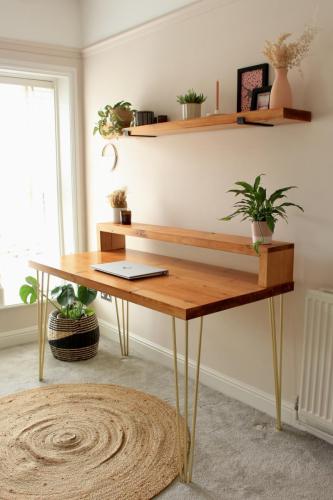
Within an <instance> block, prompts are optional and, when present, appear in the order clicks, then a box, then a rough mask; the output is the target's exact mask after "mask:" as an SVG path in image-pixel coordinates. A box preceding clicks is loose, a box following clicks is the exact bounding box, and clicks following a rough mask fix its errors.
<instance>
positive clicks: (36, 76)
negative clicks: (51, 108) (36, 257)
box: [0, 58, 86, 312]
mask: <svg viewBox="0 0 333 500" xmlns="http://www.w3.org/2000/svg"><path fill="white" fill-rule="evenodd" d="M4 79H5V80H6V81H7V82H8V83H9V81H10V80H11V81H12V83H16V84H17V83H19V82H22V84H23V85H24V84H27V83H29V82H30V83H31V84H34V85H35V86H38V85H40V86H52V87H53V88H54V100H55V102H54V104H55V130H56V168H57V184H58V185H57V191H58V199H59V207H58V215H59V234H60V253H61V254H64V253H65V252H66V242H65V239H66V236H65V231H64V213H63V196H62V193H63V185H62V182H63V177H64V176H63V175H62V168H63V165H64V149H66V147H67V152H66V156H67V160H66V163H67V167H69V169H70V198H71V200H70V203H71V211H72V213H71V221H70V226H71V233H72V237H73V242H72V247H71V251H73V252H81V251H84V250H85V249H86V237H85V226H84V220H85V218H84V213H83V207H84V185H83V182H82V179H83V178H84V176H83V174H84V172H83V166H82V161H81V158H82V123H81V122H82V120H81V119H80V118H81V107H80V105H79V104H80V103H81V88H80V72H79V68H76V67H66V66H65V67H61V66H55V65H46V64H38V63H28V64H27V63H24V64H22V63H21V64H20V63H16V62H15V63H13V61H10V62H9V61H5V60H3V59H1V58H0V80H4ZM23 82H25V83H23ZM65 122H66V127H63V124H64V123H65ZM62 129H65V130H66V133H67V134H66V133H62V132H61V130H62ZM65 136H66V138H65ZM64 140H67V144H66V145H64ZM80 180H81V182H79V181H80ZM67 253H68V252H67ZM13 307H22V304H20V303H17V304H9V305H3V306H0V312H1V311H5V310H6V309H7V308H8V309H9V308H10V309H12V308H13Z"/></svg>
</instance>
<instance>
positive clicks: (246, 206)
mask: <svg viewBox="0 0 333 500" xmlns="http://www.w3.org/2000/svg"><path fill="white" fill-rule="evenodd" d="M263 175H264V174H260V175H258V176H257V177H256V178H255V181H254V184H253V185H251V184H249V183H248V182H245V181H238V182H235V184H236V186H240V189H229V191H227V192H228V193H234V195H235V196H236V197H237V196H240V197H241V199H240V200H239V201H237V202H236V203H235V204H234V207H235V208H236V210H235V211H234V212H232V213H231V214H230V215H227V216H226V217H222V218H221V219H220V220H223V221H229V220H231V219H233V218H234V217H237V216H238V215H240V216H241V217H242V221H244V220H246V219H249V220H251V221H252V222H259V221H265V222H267V226H268V227H269V229H270V230H271V231H272V233H273V232H274V229H275V224H276V222H277V221H278V219H279V218H281V219H284V220H285V221H286V222H287V220H288V217H287V213H286V210H287V209H288V207H296V208H298V209H299V210H301V211H302V212H304V210H303V208H302V207H301V206H300V205H297V204H296V203H292V202H291V201H285V200H286V199H287V196H286V194H285V193H286V192H287V191H289V190H290V189H294V188H296V187H297V186H287V187H283V188H280V189H277V190H276V191H274V192H273V193H272V194H271V195H270V196H268V195H267V190H266V189H265V188H264V187H263V186H262V185H261V178H262V176H263ZM281 201H282V203H281ZM259 244H260V241H259V242H257V243H255V244H254V247H255V250H256V251H258V245H259Z"/></svg>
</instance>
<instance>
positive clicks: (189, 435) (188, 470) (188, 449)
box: [172, 317, 203, 483]
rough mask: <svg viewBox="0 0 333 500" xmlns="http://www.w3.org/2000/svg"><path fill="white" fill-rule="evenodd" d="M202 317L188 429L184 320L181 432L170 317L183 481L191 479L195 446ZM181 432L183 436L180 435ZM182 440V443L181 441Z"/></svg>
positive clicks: (186, 354)
mask: <svg viewBox="0 0 333 500" xmlns="http://www.w3.org/2000/svg"><path fill="white" fill-rule="evenodd" d="M202 331H203V318H202V317H201V318H200V329H199V340H198V352H197V361H196V373H195V387H194V398H193V410H192V429H191V431H190V430H189V425H188V421H189V349H188V348H189V344H188V321H185V356H184V364H185V365H184V424H183V425H184V427H183V433H182V432H181V421H180V403H179V377H178V355H177V333H176V320H175V318H172V333H173V355H174V375H175V388H176V426H177V440H178V455H179V462H178V470H179V476H180V479H181V480H182V481H183V482H185V483H190V482H191V481H192V470H193V457H194V446H195V430H196V420H197V407H198V395H199V377H200V360H201V346H202ZM182 434H183V436H182ZM182 441H183V443H182Z"/></svg>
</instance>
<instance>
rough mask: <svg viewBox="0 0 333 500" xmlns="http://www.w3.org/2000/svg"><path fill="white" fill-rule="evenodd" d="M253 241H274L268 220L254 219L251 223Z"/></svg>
mask: <svg viewBox="0 0 333 500" xmlns="http://www.w3.org/2000/svg"><path fill="white" fill-rule="evenodd" d="M251 229H252V242H253V243H256V242H259V243H261V244H263V245H265V244H266V245H267V244H269V243H272V236H273V233H272V231H271V230H270V229H269V227H268V225H267V222H266V221H253V222H252V223H251Z"/></svg>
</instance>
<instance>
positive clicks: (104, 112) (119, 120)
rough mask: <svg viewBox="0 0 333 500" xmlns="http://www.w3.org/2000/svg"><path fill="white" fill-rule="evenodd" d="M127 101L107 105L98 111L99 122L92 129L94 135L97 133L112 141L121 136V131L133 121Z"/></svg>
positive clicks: (132, 112)
mask: <svg viewBox="0 0 333 500" xmlns="http://www.w3.org/2000/svg"><path fill="white" fill-rule="evenodd" d="M131 106H132V104H131V103H130V102H127V101H119V102H117V103H116V104H113V105H111V104H107V105H106V106H104V108H103V109H100V110H99V111H98V116H99V120H98V122H97V123H96V124H95V127H94V135H95V134H96V133H97V132H99V133H100V135H101V136H102V137H103V138H104V139H113V138H114V137H117V136H119V135H122V133H123V129H124V128H126V127H129V126H130V125H131V122H132V120H133V115H134V110H132V109H131Z"/></svg>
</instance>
